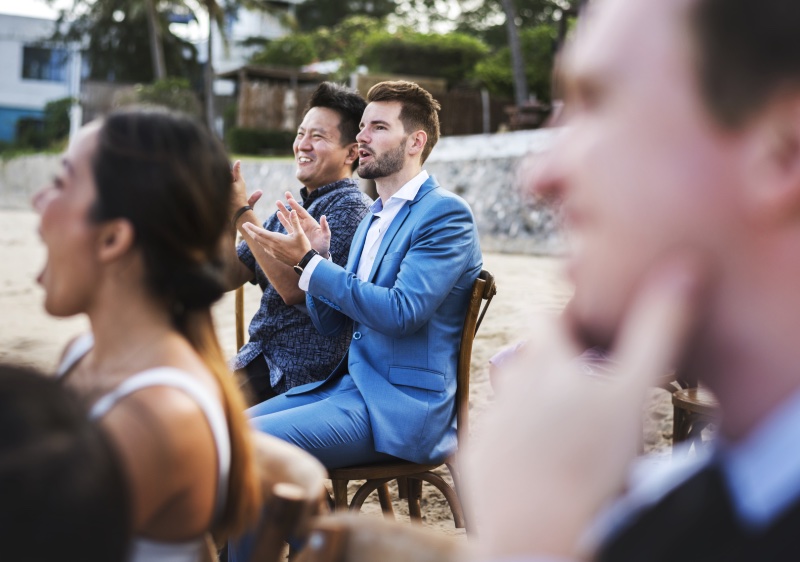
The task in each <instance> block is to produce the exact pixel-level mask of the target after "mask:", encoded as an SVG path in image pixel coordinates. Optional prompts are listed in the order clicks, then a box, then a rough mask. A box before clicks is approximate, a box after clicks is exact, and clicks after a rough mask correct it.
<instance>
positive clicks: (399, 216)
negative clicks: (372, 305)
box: [356, 176, 439, 283]
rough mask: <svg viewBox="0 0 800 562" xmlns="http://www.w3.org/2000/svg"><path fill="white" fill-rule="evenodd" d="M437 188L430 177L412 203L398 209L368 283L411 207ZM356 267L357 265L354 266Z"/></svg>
mask: <svg viewBox="0 0 800 562" xmlns="http://www.w3.org/2000/svg"><path fill="white" fill-rule="evenodd" d="M436 187H439V184H438V183H436V180H435V179H434V177H433V176H430V177H429V178H428V179H427V180H425V182H424V183H423V184H422V185H421V186H420V188H419V191H417V196H416V197H414V199H413V201H409V202H408V203H406V204H405V205H403V208H402V209H400V212H399V213H397V215H396V216H395V217H394V220H392V224H390V225H389V230H387V231H386V234H385V235H384V237H383V240H381V245H380V246H379V247H378V253H377V254H375V261H374V262H373V264H372V269H371V270H370V272H369V277H367V281H368V282H370V283H371V282H372V281H373V279H374V278H375V274H376V273H377V272H378V266H379V265H380V263H381V261H382V260H383V256H385V255H386V251H387V250H388V249H389V246H390V245H391V243H392V240H393V239H394V237H395V236H396V235H397V233H398V232H399V231H400V228H401V227H402V226H403V223H404V222H405V220H406V218H408V214H409V213H410V212H411V207H413V206H414V205H415V204H416V203H417V202H418V201H419V200H420V199H422V198H423V197H425V195H427V194H428V193H430V192H431V191H432V190H433V189H435V188H436ZM364 238H366V233H364ZM364 238H362V239H361V245H360V248H363V247H364ZM360 254H361V250H360V249H359V255H360ZM356 267H358V264H356Z"/></svg>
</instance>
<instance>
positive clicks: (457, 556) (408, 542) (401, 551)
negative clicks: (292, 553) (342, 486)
mask: <svg viewBox="0 0 800 562" xmlns="http://www.w3.org/2000/svg"><path fill="white" fill-rule="evenodd" d="M469 558H470V557H469V556H468V555H467V552H466V546H465V545H464V543H463V541H460V540H458V539H456V538H455V537H448V536H443V535H441V534H435V533H433V532H431V531H428V530H426V529H421V528H419V527H416V526H413V527H411V526H408V525H401V524H399V523H396V522H393V521H381V520H376V519H370V518H366V517H357V516H355V515H354V514H346V513H337V514H334V515H330V516H327V517H322V518H319V519H318V520H317V521H316V523H315V524H314V526H313V529H312V531H311V534H310V537H309V540H308V543H307V544H306V547H305V548H304V549H303V550H301V551H300V553H299V554H298V557H297V558H296V561H297V562H376V561H380V562H407V561H409V560H413V561H414V562H462V561H463V560H468V559H469Z"/></svg>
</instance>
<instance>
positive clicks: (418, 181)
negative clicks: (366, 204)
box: [369, 170, 429, 215]
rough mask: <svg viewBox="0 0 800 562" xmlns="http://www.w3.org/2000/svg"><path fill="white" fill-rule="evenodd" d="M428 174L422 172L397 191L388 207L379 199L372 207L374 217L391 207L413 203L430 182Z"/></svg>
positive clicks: (387, 203) (387, 204)
mask: <svg viewBox="0 0 800 562" xmlns="http://www.w3.org/2000/svg"><path fill="white" fill-rule="evenodd" d="M428 177H429V176H428V172H426V171H425V170H422V171H421V172H420V173H418V174H417V175H416V176H414V177H413V178H411V179H410V180H408V181H407V182H406V183H405V185H404V186H403V187H401V188H400V189H399V190H397V193H395V194H394V195H392V196H391V197H389V200H388V201H386V205H385V206H384V204H383V200H382V199H381V198H380V197H378V198H377V199H376V200H375V202H374V203H373V204H372V205H371V206H370V208H369V210H370V211H371V212H372V214H373V215H377V214H378V213H380V212H381V211H383V209H384V208H386V207H391V206H393V205H397V204H400V205H402V204H403V203H405V202H406V201H413V200H414V198H415V197H416V196H417V193H419V190H420V188H421V187H422V184H423V183H425V182H426V181H428Z"/></svg>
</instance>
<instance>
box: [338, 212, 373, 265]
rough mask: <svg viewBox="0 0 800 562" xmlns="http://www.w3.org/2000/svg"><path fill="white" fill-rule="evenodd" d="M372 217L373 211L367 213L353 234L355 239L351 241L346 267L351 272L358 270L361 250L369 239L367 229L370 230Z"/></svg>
mask: <svg viewBox="0 0 800 562" xmlns="http://www.w3.org/2000/svg"><path fill="white" fill-rule="evenodd" d="M372 217H373V214H372V213H367V216H365V217H364V219H363V220H362V221H361V224H359V225H358V228H357V229H356V233H355V234H354V235H353V241H352V242H351V243H350V256H349V258H348V259H347V267H346V268H345V269H346V270H347V271H348V272H349V273H355V272H356V271H358V262H359V260H360V259H361V252H362V251H363V250H364V241H365V240H366V239H367V231H369V225H370V224H372Z"/></svg>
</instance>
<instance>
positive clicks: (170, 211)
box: [92, 109, 231, 320]
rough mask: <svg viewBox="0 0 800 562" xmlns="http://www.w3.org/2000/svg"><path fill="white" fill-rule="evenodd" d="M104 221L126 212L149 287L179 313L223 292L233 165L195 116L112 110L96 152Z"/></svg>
mask: <svg viewBox="0 0 800 562" xmlns="http://www.w3.org/2000/svg"><path fill="white" fill-rule="evenodd" d="M93 170H94V178H95V182H96V184H97V191H98V197H97V201H96V202H95V205H94V208H93V209H92V217H93V218H94V219H95V220H97V221H103V220H109V219H116V218H125V219H127V220H129V221H130V222H131V223H132V225H133V228H134V232H135V236H136V244H137V246H138V247H139V248H141V250H142V253H143V256H144V261H145V272H146V276H147V283H148V286H149V289H150V291H151V293H152V294H153V296H154V297H156V298H159V299H162V300H164V301H165V302H166V303H167V304H168V305H169V306H170V307H171V308H172V309H173V311H174V312H175V315H176V320H180V319H181V318H182V316H183V312H184V311H186V310H193V309H201V308H204V307H208V306H209V305H210V304H211V303H213V302H214V301H216V300H217V299H219V298H220V297H221V296H222V294H223V292H224V285H223V282H222V263H221V261H220V260H219V258H218V251H219V240H220V237H221V236H222V232H223V229H224V228H225V227H226V226H227V225H228V215H229V207H230V199H231V172H230V166H229V163H228V159H227V156H226V155H225V151H224V149H223V148H222V145H221V144H220V143H219V142H218V141H217V140H216V139H215V138H214V137H213V136H212V135H210V134H208V133H207V132H206V131H205V130H204V129H203V128H202V127H201V126H200V125H199V123H197V122H196V121H194V120H193V119H191V118H189V117H187V116H181V115H179V114H175V113H170V112H167V111H164V110H158V109H146V110H145V109H134V110H124V111H118V112H114V113H111V114H110V115H109V116H108V117H106V119H105V120H104V122H103V124H102V128H101V129H100V133H99V136H98V145H97V150H96V152H95V155H94V159H93Z"/></svg>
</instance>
